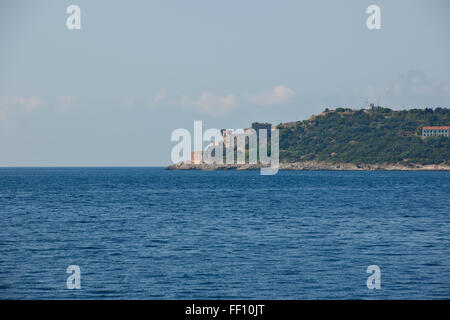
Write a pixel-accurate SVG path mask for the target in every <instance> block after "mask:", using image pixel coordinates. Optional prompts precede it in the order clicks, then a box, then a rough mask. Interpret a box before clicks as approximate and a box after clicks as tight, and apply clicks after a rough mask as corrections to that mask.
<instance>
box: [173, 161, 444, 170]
mask: <svg viewBox="0 0 450 320" xmlns="http://www.w3.org/2000/svg"><path fill="white" fill-rule="evenodd" d="M261 167H262V166H261V165H260V164H226V165H225V164H206V163H205V164H190V163H183V162H181V163H177V164H172V165H169V166H167V167H166V170H203V171H213V170H221V171H223V170H259V169H261ZM279 170H306V171H313V170H336V171H339V170H344V171H378V170H384V171H448V170H450V166H448V165H444V164H433V165H421V164H408V165H405V164H352V163H339V164H332V163H326V162H317V161H302V162H293V163H280V168H279Z"/></svg>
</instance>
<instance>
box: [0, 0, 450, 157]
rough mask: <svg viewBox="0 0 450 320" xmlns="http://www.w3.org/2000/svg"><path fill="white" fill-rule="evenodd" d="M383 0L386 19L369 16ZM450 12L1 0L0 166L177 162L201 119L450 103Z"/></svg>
mask: <svg viewBox="0 0 450 320" xmlns="http://www.w3.org/2000/svg"><path fill="white" fill-rule="evenodd" d="M70 4H76V5H79V6H80V8H81V30H68V29H67V27H66V19H67V18H68V17H69V14H67V13H66V8H67V7H68V6H69V5H70ZM371 4H376V5H379V6H380V8H381V30H368V28H367V27H366V19H367V17H368V15H367V14H366V8H367V7H368V6H369V5H371ZM449 13H450V2H449V1H446V0H443V1H425V0H424V1H411V0H405V1H400V0H396V1H365V0H354V1H349V0H345V1H336V0H330V1H312V0H310V1H298V0H297V1H285V0H276V1H275V0H271V1H264V0H238V1H234V0H220V1H219V0H190V1H186V0H179V1H170V0H161V1H100V0H95V1H82V0H72V1H18V0H11V1H5V0H1V1H0V43H1V47H0V166H41V165H96V166H97V165H165V164H168V163H169V162H170V150H171V149H172V147H173V146H174V145H175V142H172V141H170V134H171V132H172V131H173V130H174V129H176V128H187V129H189V130H191V131H192V130H193V121H194V120H203V126H204V129H207V128H219V129H220V128H243V127H248V126H249V125H250V123H251V122H253V121H268V122H271V123H273V124H277V123H280V122H287V121H294V120H303V119H306V118H308V117H310V116H311V115H312V114H316V113H320V112H321V111H323V109H325V108H326V107H337V106H344V107H353V108H356V107H363V106H364V105H365V103H366V100H368V101H369V102H374V103H377V102H379V103H380V104H381V105H383V106H388V107H391V108H393V109H400V108H410V107H426V106H427V107H436V106H441V107H450V76H449V74H450V63H449V57H450V41H449V40H450V16H449Z"/></svg>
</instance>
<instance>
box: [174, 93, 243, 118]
mask: <svg viewBox="0 0 450 320" xmlns="http://www.w3.org/2000/svg"><path fill="white" fill-rule="evenodd" d="M182 104H184V105H186V104H188V105H189V102H188V99H187V98H186V97H182ZM191 105H192V106H193V107H194V108H195V109H196V110H197V111H198V112H200V113H205V114H209V115H212V116H222V115H226V114H229V113H231V112H233V111H234V110H235V109H236V107H237V105H238V104H237V99H236V96H234V95H227V96H216V95H214V94H213V93H211V92H208V91H204V92H202V94H201V95H200V97H199V98H198V99H197V100H196V101H195V102H193V103H192V104H191Z"/></svg>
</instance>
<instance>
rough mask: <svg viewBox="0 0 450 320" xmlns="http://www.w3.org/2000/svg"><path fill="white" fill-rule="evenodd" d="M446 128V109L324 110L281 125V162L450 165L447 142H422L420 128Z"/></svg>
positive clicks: (444, 139) (448, 111)
mask: <svg viewBox="0 0 450 320" xmlns="http://www.w3.org/2000/svg"><path fill="white" fill-rule="evenodd" d="M445 125H446V126H449V125H450V109H447V108H436V109H434V110H433V109H430V108H426V109H410V110H401V111H393V110H391V109H388V108H382V107H375V108H373V109H371V110H365V109H361V110H352V109H344V108H337V109H336V110H328V109H326V110H325V111H324V112H323V113H322V114H320V115H317V116H313V117H311V118H310V119H308V120H304V121H298V122H291V123H285V124H280V125H278V126H277V128H278V129H279V130H280V160H281V161H282V162H298V161H304V160H316V161H325V162H330V163H344V162H345V163H354V164H381V163H389V164H394V163H403V164H424V165H425V164H447V165H449V164H450V138H447V137H442V136H440V137H426V138H424V139H423V138H422V137H421V133H422V127H423V126H445Z"/></svg>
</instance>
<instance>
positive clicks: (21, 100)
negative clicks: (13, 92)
mask: <svg viewBox="0 0 450 320" xmlns="http://www.w3.org/2000/svg"><path fill="white" fill-rule="evenodd" d="M42 104H44V101H43V100H42V99H41V98H40V97H35V96H33V97H16V96H14V97H11V96H0V107H2V108H3V109H5V108H17V107H20V108H23V109H24V110H26V111H34V110H35V109H36V108H38V107H39V106H40V105H42Z"/></svg>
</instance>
